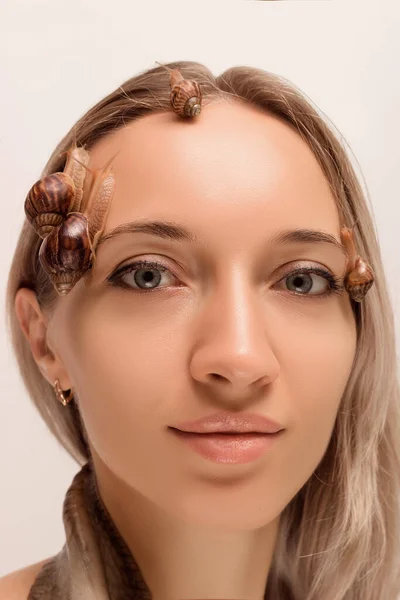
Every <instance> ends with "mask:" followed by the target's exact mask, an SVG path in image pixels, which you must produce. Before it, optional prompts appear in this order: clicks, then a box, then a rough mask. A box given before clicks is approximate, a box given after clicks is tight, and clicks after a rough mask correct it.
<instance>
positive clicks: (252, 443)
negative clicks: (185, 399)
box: [171, 428, 283, 465]
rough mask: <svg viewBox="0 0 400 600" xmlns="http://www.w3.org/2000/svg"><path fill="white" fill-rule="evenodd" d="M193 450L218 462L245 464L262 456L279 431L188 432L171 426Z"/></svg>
mask: <svg viewBox="0 0 400 600" xmlns="http://www.w3.org/2000/svg"><path fill="white" fill-rule="evenodd" d="M171 431H172V432H173V433H174V434H175V435H176V436H177V437H178V438H180V439H181V440H182V441H183V442H186V444H188V445H189V446H190V447H191V448H192V450H194V451H195V452H197V453H198V454H200V455H201V456H203V457H204V458H206V459H207V460H211V461H213V462H217V463H225V464H226V463H227V464H234V465H243V464H246V463H250V462H253V461H254V460H256V459H257V458H259V457H260V456H262V455H263V454H264V453H265V452H266V451H267V450H268V449H269V448H270V447H271V446H272V445H273V443H274V441H275V440H276V439H277V438H278V437H279V435H280V434H281V433H283V430H281V431H278V432H277V433H243V434H241V433H236V434H232V435H229V434H225V433H187V432H185V431H180V430H179V429H173V428H171Z"/></svg>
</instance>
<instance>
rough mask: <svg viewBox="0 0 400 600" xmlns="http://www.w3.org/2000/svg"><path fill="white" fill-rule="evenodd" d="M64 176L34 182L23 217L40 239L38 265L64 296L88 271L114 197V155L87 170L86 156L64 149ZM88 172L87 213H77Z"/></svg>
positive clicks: (82, 153) (77, 149)
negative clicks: (97, 166)
mask: <svg viewBox="0 0 400 600" xmlns="http://www.w3.org/2000/svg"><path fill="white" fill-rule="evenodd" d="M66 153H67V162H66V165H65V168H64V171H62V172H59V173H53V174H51V175H47V176H46V177H43V178H42V179H40V180H39V181H37V182H36V183H35V184H34V185H33V186H32V188H31V189H30V191H29V193H28V195H27V197H26V200H25V205H24V207H25V214H26V217H27V218H28V220H29V221H30V223H31V224H32V226H33V227H34V229H35V231H36V232H37V233H38V235H39V236H40V237H41V238H43V242H42V244H41V247H40V250H39V260H40V263H41V265H42V267H43V269H44V270H45V271H46V272H47V274H48V275H49V277H50V279H51V281H52V283H53V285H54V287H55V289H56V291H57V293H58V294H59V295H60V296H65V295H67V294H68V293H69V292H70V291H71V289H72V288H73V287H74V286H75V284H76V283H77V282H78V281H79V280H80V279H81V277H82V276H83V275H84V274H85V273H86V272H87V271H88V270H89V269H91V268H92V266H93V263H94V261H95V259H96V256H95V250H96V246H97V243H98V240H99V238H100V236H101V234H102V232H103V230H104V226H105V222H106V218H107V215H108V212H109V209H110V206H111V199H112V195H113V192H114V183H115V180H114V176H113V174H112V170H111V166H110V165H111V163H112V161H113V160H114V159H115V158H116V156H117V154H119V151H118V153H117V154H116V155H115V156H113V157H112V158H111V159H110V160H109V161H108V162H107V164H106V165H105V166H104V167H103V168H101V169H90V168H89V167H88V166H87V164H88V162H89V153H88V152H87V150H85V148H83V147H81V148H78V147H77V146H75V147H73V148H72V149H70V150H68V151H67V152H66ZM88 172H89V173H91V175H92V181H91V184H90V190H89V197H88V201H87V205H86V208H85V210H84V211H83V212H80V210H81V205H82V200H83V190H84V188H83V186H84V182H85V178H86V176H87V173H88Z"/></svg>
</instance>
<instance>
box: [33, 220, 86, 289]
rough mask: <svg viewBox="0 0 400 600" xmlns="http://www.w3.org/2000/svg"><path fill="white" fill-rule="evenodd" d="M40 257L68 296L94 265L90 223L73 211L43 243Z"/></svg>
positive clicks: (51, 277)
mask: <svg viewBox="0 0 400 600" xmlns="http://www.w3.org/2000/svg"><path fill="white" fill-rule="evenodd" d="M39 260H40V262H41V264H42V267H43V268H44V270H45V271H46V272H47V273H48V275H49V276H50V279H51V280H52V282H53V285H54V287H55V288H56V290H57V292H58V293H59V295H60V296H65V295H66V294H68V292H69V291H70V290H71V289H72V288H73V287H74V285H75V284H76V282H77V281H79V279H81V277H82V276H83V275H84V273H86V271H87V270H88V269H89V268H91V266H92V243H91V240H90V236H89V222H88V219H87V217H86V215H84V214H83V213H79V212H71V213H69V215H68V216H67V218H66V219H65V221H64V222H63V223H62V224H61V225H60V227H55V228H53V229H52V231H51V232H50V234H49V235H48V236H47V237H46V239H45V240H44V241H43V242H42V245H41V247H40V251H39Z"/></svg>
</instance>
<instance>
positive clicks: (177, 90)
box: [156, 61, 202, 117]
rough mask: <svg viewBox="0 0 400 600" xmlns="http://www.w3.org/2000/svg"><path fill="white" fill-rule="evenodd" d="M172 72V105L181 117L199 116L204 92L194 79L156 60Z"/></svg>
mask: <svg viewBox="0 0 400 600" xmlns="http://www.w3.org/2000/svg"><path fill="white" fill-rule="evenodd" d="M156 62H157V64H158V65H160V66H161V67H164V69H166V70H167V71H168V72H169V73H170V86H171V106H172V108H173V109H174V111H175V112H176V113H177V114H178V115H179V116H180V117H197V116H198V115H199V114H200V112H201V101H202V93H201V90H200V85H199V84H198V83H197V81H194V80H193V79H184V77H182V74H181V72H180V71H179V70H178V69H170V68H169V67H167V66H165V65H162V64H161V63H159V62H158V61H156Z"/></svg>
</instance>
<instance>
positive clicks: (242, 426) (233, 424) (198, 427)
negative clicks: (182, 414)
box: [173, 411, 283, 433]
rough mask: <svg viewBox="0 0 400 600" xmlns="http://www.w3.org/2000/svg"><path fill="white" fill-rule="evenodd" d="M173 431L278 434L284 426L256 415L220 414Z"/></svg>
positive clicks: (178, 426)
mask: <svg viewBox="0 0 400 600" xmlns="http://www.w3.org/2000/svg"><path fill="white" fill-rule="evenodd" d="M173 429H179V430H180V431H187V432H189V433H219V432H221V433H225V432H231V433H251V432H255V433H277V432H278V431H281V430H282V429H283V427H282V425H280V424H279V423H277V422H276V421H273V420H272V419H267V417H264V416H262V415H257V414H255V413H240V414H238V413H235V414H233V413H228V412H224V411H221V412H218V413H215V414H213V415H209V416H207V417H202V418H200V419H196V420H195V421H185V422H184V423H178V424H177V425H175V426H174V427H173Z"/></svg>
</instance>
